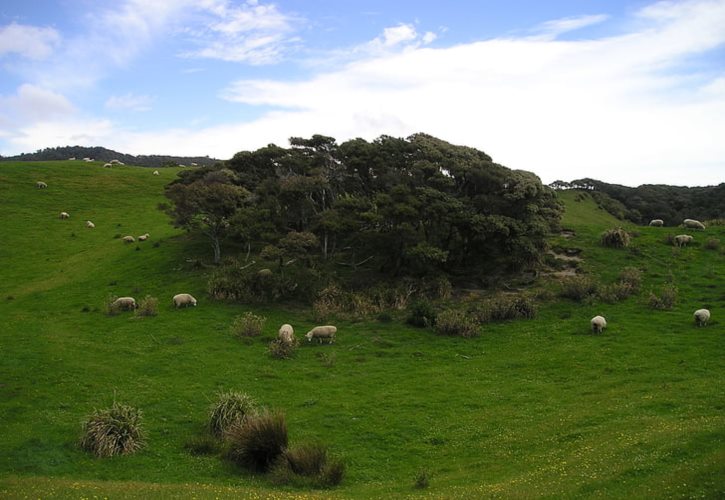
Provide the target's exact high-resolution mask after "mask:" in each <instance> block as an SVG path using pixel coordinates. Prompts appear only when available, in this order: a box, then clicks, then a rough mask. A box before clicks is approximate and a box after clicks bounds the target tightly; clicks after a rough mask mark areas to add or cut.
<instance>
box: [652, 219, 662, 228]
mask: <svg viewBox="0 0 725 500" xmlns="http://www.w3.org/2000/svg"><path fill="white" fill-rule="evenodd" d="M649 225H650V226H653V227H662V226H664V225H665V221H663V220H662V219H652V220H651V221H649Z"/></svg>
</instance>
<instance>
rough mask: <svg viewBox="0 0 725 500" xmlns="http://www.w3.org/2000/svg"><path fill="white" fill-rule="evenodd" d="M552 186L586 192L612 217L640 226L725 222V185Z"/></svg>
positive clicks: (584, 181)
mask: <svg viewBox="0 0 725 500" xmlns="http://www.w3.org/2000/svg"><path fill="white" fill-rule="evenodd" d="M549 186H550V187H552V188H554V189H557V190H559V189H582V190H586V191H587V192H588V193H590V194H591V195H592V196H593V197H594V199H595V200H596V201H597V202H598V203H599V204H600V205H601V206H602V207H603V208H604V209H606V210H607V211H608V212H609V213H611V214H612V215H614V216H615V217H619V218H620V219H628V220H631V221H632V222H635V223H637V224H647V223H648V222H649V221H650V220H652V219H662V220H664V221H665V224H666V225H668V226H673V225H677V224H681V223H682V220H683V219H698V220H709V219H721V218H725V183H721V184H719V185H717V186H706V187H683V186H667V185H663V184H643V185H641V186H638V187H634V188H633V187H628V186H621V185H619V184H608V183H606V182H602V181H598V180H595V179H589V178H585V179H577V180H573V181H571V182H564V181H554V182H552V183H551V184H550V185H549Z"/></svg>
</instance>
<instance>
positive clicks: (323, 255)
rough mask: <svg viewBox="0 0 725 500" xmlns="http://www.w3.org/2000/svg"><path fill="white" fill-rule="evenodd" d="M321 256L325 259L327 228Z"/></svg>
mask: <svg viewBox="0 0 725 500" xmlns="http://www.w3.org/2000/svg"><path fill="white" fill-rule="evenodd" d="M322 258H323V259H324V260H327V230H325V237H324V238H323V243H322Z"/></svg>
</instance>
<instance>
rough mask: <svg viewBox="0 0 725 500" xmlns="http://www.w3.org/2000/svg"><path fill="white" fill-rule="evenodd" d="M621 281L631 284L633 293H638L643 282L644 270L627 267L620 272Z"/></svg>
mask: <svg viewBox="0 0 725 500" xmlns="http://www.w3.org/2000/svg"><path fill="white" fill-rule="evenodd" d="M619 282H620V283H625V284H627V285H629V287H630V290H631V293H637V292H639V287H640V285H641V284H642V271H640V270H639V269H637V268H636V267H625V268H624V269H622V271H621V272H620V273H619Z"/></svg>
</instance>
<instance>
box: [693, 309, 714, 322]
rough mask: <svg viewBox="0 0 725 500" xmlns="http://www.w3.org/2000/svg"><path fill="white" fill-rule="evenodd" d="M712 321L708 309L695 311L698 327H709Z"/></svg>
mask: <svg viewBox="0 0 725 500" xmlns="http://www.w3.org/2000/svg"><path fill="white" fill-rule="evenodd" d="M708 321H710V311H708V310H707V309H698V310H697V311H695V324H696V325H697V326H707V322H708Z"/></svg>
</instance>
